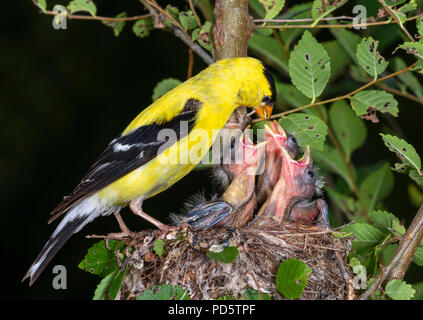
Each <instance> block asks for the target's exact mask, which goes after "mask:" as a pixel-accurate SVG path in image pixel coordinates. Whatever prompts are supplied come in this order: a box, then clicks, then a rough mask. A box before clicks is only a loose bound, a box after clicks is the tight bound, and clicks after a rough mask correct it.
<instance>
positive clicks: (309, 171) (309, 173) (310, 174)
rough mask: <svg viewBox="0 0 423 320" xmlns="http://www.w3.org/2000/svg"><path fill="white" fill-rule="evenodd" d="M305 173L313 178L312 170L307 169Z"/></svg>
mask: <svg viewBox="0 0 423 320" xmlns="http://www.w3.org/2000/svg"><path fill="white" fill-rule="evenodd" d="M307 174H308V176H309V177H310V178H313V177H314V172H313V171H311V170H308V171H307Z"/></svg>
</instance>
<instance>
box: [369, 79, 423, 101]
mask: <svg viewBox="0 0 423 320" xmlns="http://www.w3.org/2000/svg"><path fill="white" fill-rule="evenodd" d="M376 85H377V86H378V87H379V88H381V89H383V90H385V91H388V92H390V93H392V94H395V95H397V96H401V97H404V98H407V99H409V100H412V101H414V102H417V103H419V104H423V99H420V98H419V97H417V96H415V95H412V94H410V93H408V92H403V91H401V90H398V89H394V88H391V87H388V86H385V85H383V84H381V83H377V84H376Z"/></svg>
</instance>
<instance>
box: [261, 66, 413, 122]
mask: <svg viewBox="0 0 423 320" xmlns="http://www.w3.org/2000/svg"><path fill="white" fill-rule="evenodd" d="M416 64H417V62H415V63H413V64H412V65H411V66H408V67H407V68H405V69H401V70H399V71H397V72H394V73H391V74H388V75H387V76H384V77H382V78H379V79H375V80H372V81H371V82H369V83H366V84H365V85H364V86H362V87H360V88H358V89H356V90H354V91H351V92H350V93H347V94H344V95H342V96H339V97H336V98H331V99H327V100H324V101H319V102H313V103H310V104H307V105H305V106H302V107H299V108H295V109H291V110H288V111H285V112H281V113H277V114H274V115H272V116H271V119H276V118H281V117H283V116H286V115H288V114H291V113H295V112H298V111H301V110H305V109H308V108H311V107H315V106H319V105H322V104H328V103H332V102H335V101H338V100H344V99H348V98H350V97H351V96H353V95H355V94H356V93H358V92H360V91H363V90H364V89H367V88H368V87H371V86H372V85H374V84H377V83H379V82H381V81H384V80H386V79H389V78H392V77H395V76H397V75H399V74H401V73H404V72H407V71H410V70H411V69H413V68H414V67H415V66H416ZM259 121H260V120H254V122H259Z"/></svg>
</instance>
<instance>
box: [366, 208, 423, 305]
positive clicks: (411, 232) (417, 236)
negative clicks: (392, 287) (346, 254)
mask: <svg viewBox="0 0 423 320" xmlns="http://www.w3.org/2000/svg"><path fill="white" fill-rule="evenodd" d="M422 239H423V205H421V206H420V208H419V211H417V214H416V216H415V217H414V219H413V221H412V222H411V225H410V226H409V227H408V229H407V232H406V233H405V234H404V235H403V236H402V239H401V241H400V243H399V245H398V249H397V251H396V253H395V256H394V257H393V258H392V260H391V262H390V263H389V265H388V266H387V267H386V269H385V272H381V273H380V274H379V276H378V277H377V279H376V280H375V281H374V282H373V284H372V285H371V286H369V287H368V288H367V290H366V291H364V292H363V294H362V295H361V296H360V300H366V299H367V298H369V297H371V296H373V295H374V294H375V292H376V291H377V290H378V289H379V287H380V286H381V285H382V284H383V283H384V282H385V281H388V280H391V279H403V278H404V275H405V272H406V271H407V269H408V266H409V265H410V262H411V260H412V259H413V256H414V254H415V252H416V250H417V248H418V247H419V245H420V242H421V241H422Z"/></svg>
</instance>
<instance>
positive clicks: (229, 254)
mask: <svg viewBox="0 0 423 320" xmlns="http://www.w3.org/2000/svg"><path fill="white" fill-rule="evenodd" d="M207 257H209V258H210V259H213V260H216V261H219V262H222V263H232V262H234V261H235V260H236V259H237V258H238V248H237V247H226V248H225V249H224V250H223V251H222V252H212V251H207Z"/></svg>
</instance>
